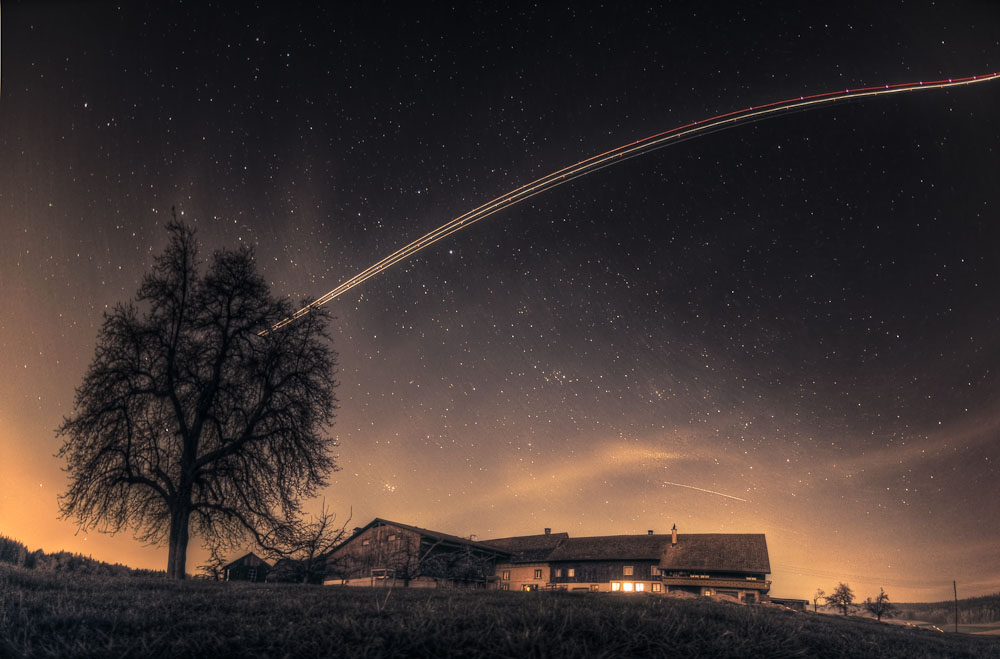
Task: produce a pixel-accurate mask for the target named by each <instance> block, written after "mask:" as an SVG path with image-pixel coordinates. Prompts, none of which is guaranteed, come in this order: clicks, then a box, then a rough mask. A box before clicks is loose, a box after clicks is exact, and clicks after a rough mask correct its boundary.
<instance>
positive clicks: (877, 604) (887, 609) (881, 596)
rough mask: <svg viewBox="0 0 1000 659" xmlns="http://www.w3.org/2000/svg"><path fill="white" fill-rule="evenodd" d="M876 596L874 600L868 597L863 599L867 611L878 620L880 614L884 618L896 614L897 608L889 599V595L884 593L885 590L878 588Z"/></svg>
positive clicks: (880, 618)
mask: <svg viewBox="0 0 1000 659" xmlns="http://www.w3.org/2000/svg"><path fill="white" fill-rule="evenodd" d="M878 590H879V593H878V597H876V598H875V599H874V600H872V598H870V597H869V598H868V599H866V600H865V608H866V609H867V610H868V612H869V613H871V614H872V615H874V616H875V618H876V619H878V621H879V622H881V621H882V616H885V617H886V618H891V617H892V616H894V615H895V614H896V612H897V611H898V609H897V608H896V605H895V604H893V603H892V602H890V601H889V596H888V595H886V594H885V590H883V589H882V588H879V589H878Z"/></svg>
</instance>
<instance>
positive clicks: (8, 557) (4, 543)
mask: <svg viewBox="0 0 1000 659" xmlns="http://www.w3.org/2000/svg"><path fill="white" fill-rule="evenodd" d="M27 558H28V548H27V547H25V546H24V545H23V544H21V543H20V542H18V541H17V540H14V539H13V538H8V537H7V536H3V535H0V563H9V564H10V565H17V566H18V567H20V566H22V565H24V562H25V560H26V559H27Z"/></svg>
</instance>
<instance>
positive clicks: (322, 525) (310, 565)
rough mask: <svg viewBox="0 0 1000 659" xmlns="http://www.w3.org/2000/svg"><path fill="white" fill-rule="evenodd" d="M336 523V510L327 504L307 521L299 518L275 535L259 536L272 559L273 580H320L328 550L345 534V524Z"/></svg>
mask: <svg viewBox="0 0 1000 659" xmlns="http://www.w3.org/2000/svg"><path fill="white" fill-rule="evenodd" d="M350 521H351V518H350V517H348V518H347V521H346V522H344V523H343V524H339V525H338V524H337V515H336V513H331V512H330V511H329V509H328V508H327V507H326V501H324V502H323V505H322V507H321V508H320V513H319V515H313V516H312V517H311V518H310V521H308V522H305V521H299V522H298V523H295V524H291V525H287V526H285V527H281V528H279V529H277V533H276V534H275V536H274V537H267V538H264V539H262V545H263V546H264V553H265V554H266V555H267V557H268V558H270V559H272V560H274V561H275V576H274V579H276V580H279V581H297V582H300V583H312V584H318V583H323V577H324V576H325V575H326V572H327V563H328V557H329V555H330V553H331V552H332V551H333V550H334V549H336V548H337V546H338V545H340V543H341V542H343V541H344V539H345V538H346V537H347V535H348V533H347V525H348V524H349V523H350Z"/></svg>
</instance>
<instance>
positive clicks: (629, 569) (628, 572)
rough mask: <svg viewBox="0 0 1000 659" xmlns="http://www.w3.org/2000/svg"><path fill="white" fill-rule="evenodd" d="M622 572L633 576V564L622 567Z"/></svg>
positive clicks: (627, 575)
mask: <svg viewBox="0 0 1000 659" xmlns="http://www.w3.org/2000/svg"><path fill="white" fill-rule="evenodd" d="M622 574H623V575H625V576H626V577H631V576H632V566H631V565H626V566H625V567H623V568H622Z"/></svg>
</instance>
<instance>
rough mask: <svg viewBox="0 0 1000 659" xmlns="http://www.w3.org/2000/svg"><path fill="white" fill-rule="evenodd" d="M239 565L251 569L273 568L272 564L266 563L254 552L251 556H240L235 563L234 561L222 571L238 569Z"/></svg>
mask: <svg viewBox="0 0 1000 659" xmlns="http://www.w3.org/2000/svg"><path fill="white" fill-rule="evenodd" d="M238 565H247V566H249V567H257V566H259V565H266V566H268V567H271V564H270V563H268V562H267V561H265V560H264V559H263V558H261V557H260V556H258V555H257V554H255V553H253V552H250V553H249V554H245V555H243V556H240V557H239V558H237V559H236V560H235V561H233V562H232V563H230V564H228V565H226V566H225V567H223V568H222V569H223V570H228V569H230V568H232V567H236V566H238Z"/></svg>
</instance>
